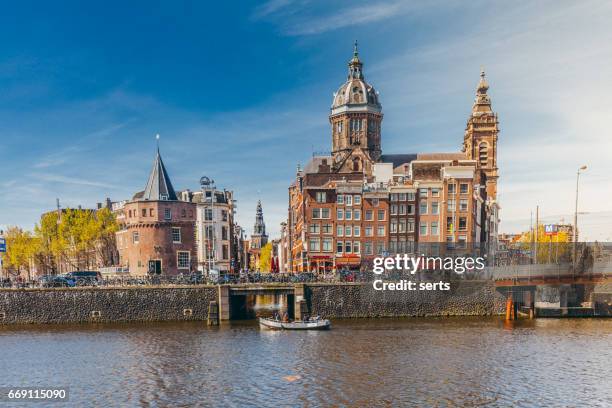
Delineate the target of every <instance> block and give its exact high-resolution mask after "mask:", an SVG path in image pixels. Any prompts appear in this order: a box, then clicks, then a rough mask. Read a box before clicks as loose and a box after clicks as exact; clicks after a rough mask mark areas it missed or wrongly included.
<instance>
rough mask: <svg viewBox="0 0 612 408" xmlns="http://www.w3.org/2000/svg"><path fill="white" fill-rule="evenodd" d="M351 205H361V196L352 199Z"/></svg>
mask: <svg viewBox="0 0 612 408" xmlns="http://www.w3.org/2000/svg"><path fill="white" fill-rule="evenodd" d="M353 203H354V204H355V205H361V196H360V195H356V196H354V197H353Z"/></svg>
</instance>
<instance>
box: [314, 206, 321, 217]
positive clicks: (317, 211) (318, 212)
mask: <svg viewBox="0 0 612 408" xmlns="http://www.w3.org/2000/svg"><path fill="white" fill-rule="evenodd" d="M312 218H313V219H319V218H321V209H320V208H313V209H312Z"/></svg>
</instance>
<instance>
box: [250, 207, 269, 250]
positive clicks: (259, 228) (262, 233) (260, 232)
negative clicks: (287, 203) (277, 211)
mask: <svg viewBox="0 0 612 408" xmlns="http://www.w3.org/2000/svg"><path fill="white" fill-rule="evenodd" d="M267 243H268V236H267V235H266V224H265V223H264V218H263V210H262V208H261V200H258V201H257V210H256V212H255V227H254V228H253V235H251V248H253V249H261V248H262V247H264V246H265V245H266V244H267Z"/></svg>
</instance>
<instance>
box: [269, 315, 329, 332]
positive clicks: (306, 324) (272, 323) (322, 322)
mask: <svg viewBox="0 0 612 408" xmlns="http://www.w3.org/2000/svg"><path fill="white" fill-rule="evenodd" d="M259 327H261V328H262V329H272V330H327V329H329V328H330V327H331V322H330V321H329V320H327V319H321V318H319V317H316V318H311V319H308V320H294V321H292V322H290V321H287V322H284V321H282V320H278V319H271V318H266V317H260V318H259Z"/></svg>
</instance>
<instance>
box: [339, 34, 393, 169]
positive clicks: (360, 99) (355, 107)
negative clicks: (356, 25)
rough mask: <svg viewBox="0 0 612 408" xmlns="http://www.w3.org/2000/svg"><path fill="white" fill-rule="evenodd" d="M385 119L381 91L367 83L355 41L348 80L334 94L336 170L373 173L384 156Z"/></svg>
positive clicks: (349, 64)
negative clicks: (379, 94) (383, 124)
mask: <svg viewBox="0 0 612 408" xmlns="http://www.w3.org/2000/svg"><path fill="white" fill-rule="evenodd" d="M382 119H383V114H382V106H381V105H380V102H379V101H378V92H376V90H375V89H374V87H373V86H372V85H370V84H368V83H367V82H366V81H365V78H364V75H363V63H362V62H361V60H360V59H359V52H358V50H357V41H355V48H354V51H353V58H352V59H351V60H350V61H349V63H348V76H347V80H346V82H345V83H344V84H342V86H340V88H339V89H338V91H337V92H335V93H334V100H333V103H332V106H331V113H330V115H329V123H330V124H331V130H332V156H333V170H334V171H336V172H365V173H366V174H371V173H372V166H373V163H374V162H376V161H377V160H378V159H379V158H380V155H381V143H380V127H381V122H382Z"/></svg>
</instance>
